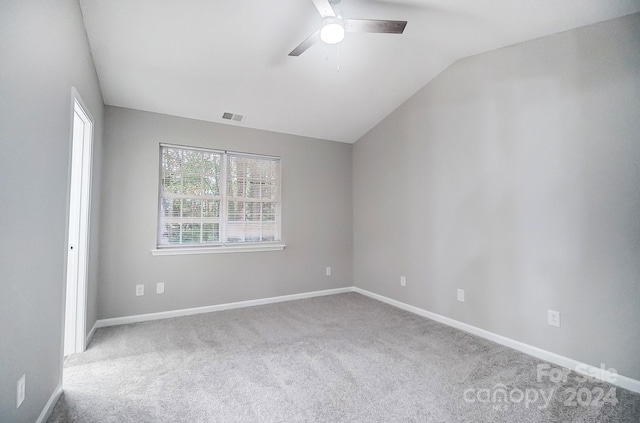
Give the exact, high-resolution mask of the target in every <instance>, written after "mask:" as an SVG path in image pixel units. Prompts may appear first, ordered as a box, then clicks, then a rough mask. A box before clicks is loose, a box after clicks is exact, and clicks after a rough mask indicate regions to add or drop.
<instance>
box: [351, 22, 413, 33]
mask: <svg viewBox="0 0 640 423" xmlns="http://www.w3.org/2000/svg"><path fill="white" fill-rule="evenodd" d="M405 26H407V21H384V20H376V19H345V20H344V30H345V31H346V32H376V33H384V34H402V32H403V31H404V27H405Z"/></svg>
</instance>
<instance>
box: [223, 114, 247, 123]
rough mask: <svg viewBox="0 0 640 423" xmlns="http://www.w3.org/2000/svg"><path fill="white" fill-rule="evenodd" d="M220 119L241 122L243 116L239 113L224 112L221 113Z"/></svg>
mask: <svg viewBox="0 0 640 423" xmlns="http://www.w3.org/2000/svg"><path fill="white" fill-rule="evenodd" d="M222 119H227V120H234V121H236V122H242V119H244V116H242V115H239V114H237V113H229V112H224V113H223V114H222Z"/></svg>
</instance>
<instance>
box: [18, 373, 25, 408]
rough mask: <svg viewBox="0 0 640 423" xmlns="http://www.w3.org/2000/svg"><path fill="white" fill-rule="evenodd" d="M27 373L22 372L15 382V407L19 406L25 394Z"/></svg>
mask: <svg viewBox="0 0 640 423" xmlns="http://www.w3.org/2000/svg"><path fill="white" fill-rule="evenodd" d="M26 378H27V375H26V374H23V375H22V376H20V379H18V383H17V384H16V408H19V407H20V405H22V402H23V401H24V397H25V396H26V394H27V379H26Z"/></svg>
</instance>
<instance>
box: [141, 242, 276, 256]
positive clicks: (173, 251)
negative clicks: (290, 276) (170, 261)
mask: <svg viewBox="0 0 640 423" xmlns="http://www.w3.org/2000/svg"><path fill="white" fill-rule="evenodd" d="M285 247H286V245H285V244H262V245H261V244H250V245H233V246H228V245H227V246H219V247H186V248H157V249H154V250H151V255H154V256H182V255H190V254H219V253H257V252H263V251H282V250H284V248H285Z"/></svg>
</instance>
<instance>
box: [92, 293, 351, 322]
mask: <svg viewBox="0 0 640 423" xmlns="http://www.w3.org/2000/svg"><path fill="white" fill-rule="evenodd" d="M345 292H353V287H352V286H349V287H346V288H335V289H326V290H323V291H313V292H304V293H302V294H292V295H283V296H280V297H269V298H261V299H258V300H248V301H238V302H236V303H227V304H217V305H211V306H204V307H194V308H185V309H181V310H171V311H161V312H159V313H148V314H137V315H134V316H125V317H114V318H111V319H101V320H98V321H96V324H95V327H96V328H104V327H107V326H115V325H126V324H128V323H137V322H147V321H149V320H159V319H169V318H171V317H180V316H191V315H193V314H200V313H211V312H212V311H222V310H231V309H234V308H244V307H253V306H257V305H264V304H274V303H281V302H284V301H293V300H302V299H305V298H313V297H321V296H325V295H334V294H343V293H345Z"/></svg>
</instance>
